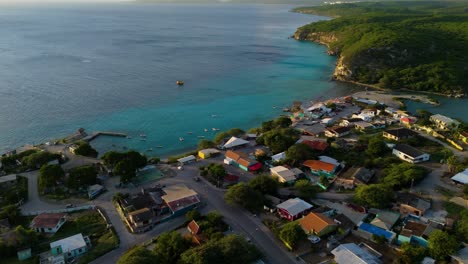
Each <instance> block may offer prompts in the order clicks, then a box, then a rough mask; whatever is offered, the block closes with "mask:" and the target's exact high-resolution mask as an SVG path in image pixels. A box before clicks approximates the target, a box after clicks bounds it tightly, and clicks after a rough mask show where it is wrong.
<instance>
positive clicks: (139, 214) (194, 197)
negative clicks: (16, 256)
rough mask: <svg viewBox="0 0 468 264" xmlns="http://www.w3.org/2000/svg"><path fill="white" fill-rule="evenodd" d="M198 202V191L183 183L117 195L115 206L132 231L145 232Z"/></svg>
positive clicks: (184, 211)
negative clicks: (122, 196) (122, 195)
mask: <svg viewBox="0 0 468 264" xmlns="http://www.w3.org/2000/svg"><path fill="white" fill-rule="evenodd" d="M199 204H200V198H199V196H198V193H196V192H195V191H194V190H192V189H190V188H188V187H187V186H185V185H182V184H177V185H171V186H167V187H161V186H159V185H157V186H154V187H151V188H146V189H142V190H141V192H139V193H137V194H134V195H130V196H128V197H126V198H123V199H120V200H119V201H118V202H117V205H116V206H117V209H118V211H119V212H121V216H122V218H123V220H124V221H125V222H126V223H127V225H128V227H129V229H130V230H131V231H132V232H134V233H141V232H146V231H148V230H150V229H152V228H153V227H154V226H155V225H157V224H158V223H161V222H164V221H167V220H169V219H171V218H173V217H176V216H180V215H183V214H185V213H186V212H187V211H189V210H191V209H193V208H195V207H196V206H198V205H199Z"/></svg>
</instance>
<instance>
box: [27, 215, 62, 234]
mask: <svg viewBox="0 0 468 264" xmlns="http://www.w3.org/2000/svg"><path fill="white" fill-rule="evenodd" d="M65 216H66V214H64V213H50V214H40V215H38V216H36V217H34V219H33V220H32V222H31V228H32V229H34V230H35V231H36V232H39V233H55V232H57V231H58V230H59V229H60V227H62V225H63V224H65V222H66V218H65Z"/></svg>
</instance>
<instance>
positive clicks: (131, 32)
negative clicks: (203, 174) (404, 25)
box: [0, 3, 351, 157]
mask: <svg viewBox="0 0 468 264" xmlns="http://www.w3.org/2000/svg"><path fill="white" fill-rule="evenodd" d="M291 8H293V6H289V5H260V4H258V5H230V4H220V5H171V4H136V3H122V4H112V5H111V4H99V5H90V4H82V5H54V6H24V5H23V6H16V7H15V6H8V7H2V8H1V9H0V25H1V26H0V35H1V36H2V38H1V39H0V59H1V61H2V63H1V64H0V113H1V114H0V151H2V152H3V151H7V150H11V149H14V148H15V147H18V146H21V145H23V144H38V143H40V142H46V141H49V140H52V139H57V138H61V137H64V136H66V135H68V134H71V133H73V132H75V131H76V130H77V129H78V128H80V127H83V128H85V129H86V130H87V131H88V132H92V131H115V132H124V133H127V134H129V135H130V136H132V139H126V138H112V137H100V138H98V139H96V140H95V141H93V143H92V144H93V146H95V147H96V148H97V149H98V151H100V152H101V153H103V152H105V151H108V150H111V149H114V150H124V149H135V150H139V151H143V152H144V151H146V150H147V149H149V148H153V149H154V150H153V152H151V153H147V154H148V155H149V156H161V157H165V156H167V155H171V154H174V153H178V152H181V151H185V150H189V149H193V148H194V146H196V144H197V142H198V141H199V140H200V137H205V138H206V139H210V138H212V137H213V136H214V135H215V133H216V132H214V131H213V129H212V128H216V129H220V130H221V131H222V130H227V129H229V128H232V127H239V128H242V129H245V130H247V129H249V128H252V127H256V126H258V125H260V124H261V122H262V121H265V120H268V119H271V118H274V117H275V116H278V115H279V114H281V112H282V108H283V107H286V106H289V105H291V103H292V102H293V101H295V100H299V101H303V102H307V101H310V100H316V99H318V98H320V97H321V96H325V97H334V96H340V95H344V94H348V93H350V92H351V89H350V87H349V86H347V85H343V84H339V83H336V82H333V81H331V80H330V77H331V74H332V72H333V68H334V64H335V58H334V57H330V56H328V55H327V54H326V48H325V47H324V46H320V45H317V44H314V43H310V42H299V41H295V40H293V39H289V36H291V35H292V34H293V33H294V31H295V30H296V28H297V27H299V26H301V25H304V24H306V23H309V22H312V21H318V20H321V19H327V18H325V17H319V16H310V15H304V14H297V13H292V12H289V10H290V9H291ZM176 80H183V81H185V85H184V86H182V87H179V86H177V85H176V84H175V82H176ZM205 128H206V129H208V132H205ZM140 134H146V135H147V139H146V141H141V140H140V137H139V135H140ZM180 137H183V138H184V141H179V138H180ZM156 146H162V148H158V149H156Z"/></svg>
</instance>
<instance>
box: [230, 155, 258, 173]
mask: <svg viewBox="0 0 468 264" xmlns="http://www.w3.org/2000/svg"><path fill="white" fill-rule="evenodd" d="M225 157H226V159H225V160H224V162H225V163H226V164H229V165H234V166H236V167H238V168H240V169H242V170H245V171H256V170H259V169H261V168H262V164H261V163H260V162H258V161H256V160H255V159H253V158H250V157H249V155H247V154H246V153H244V152H241V151H232V150H228V151H226V154H225Z"/></svg>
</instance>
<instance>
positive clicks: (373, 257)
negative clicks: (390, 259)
mask: <svg viewBox="0 0 468 264" xmlns="http://www.w3.org/2000/svg"><path fill="white" fill-rule="evenodd" d="M368 248H370V247H368ZM370 251H371V250H370V249H367V248H366V247H360V246H358V245H356V244H354V243H348V244H341V245H339V246H338V247H337V248H335V249H333V250H332V252H331V253H332V254H333V255H334V256H335V262H336V263H338V264H348V263H360V264H380V263H382V261H381V260H380V259H379V258H378V257H377V256H378V255H377V254H375V253H374V254H372V253H371V252H370ZM374 251H375V250H374Z"/></svg>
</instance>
